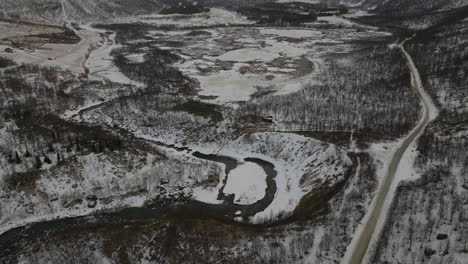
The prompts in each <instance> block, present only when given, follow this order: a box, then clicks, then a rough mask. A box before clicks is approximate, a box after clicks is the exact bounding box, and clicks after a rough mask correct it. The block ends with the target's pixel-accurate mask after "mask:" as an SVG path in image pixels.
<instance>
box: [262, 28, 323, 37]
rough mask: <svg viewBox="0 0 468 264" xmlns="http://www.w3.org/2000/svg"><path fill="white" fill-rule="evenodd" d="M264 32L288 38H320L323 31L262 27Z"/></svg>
mask: <svg viewBox="0 0 468 264" xmlns="http://www.w3.org/2000/svg"><path fill="white" fill-rule="evenodd" d="M260 32H261V33H262V34H268V35H275V36H280V37H288V38H319V37H321V36H323V33H322V32H320V31H316V30H302V29H277V28H264V29H260Z"/></svg>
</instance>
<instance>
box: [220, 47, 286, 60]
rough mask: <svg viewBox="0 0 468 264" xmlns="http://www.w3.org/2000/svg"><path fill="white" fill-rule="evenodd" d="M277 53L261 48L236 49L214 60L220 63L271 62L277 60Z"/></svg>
mask: <svg viewBox="0 0 468 264" xmlns="http://www.w3.org/2000/svg"><path fill="white" fill-rule="evenodd" d="M279 56H280V55H279V53H274V52H271V51H270V50H267V49H261V48H247V49H237V50H233V51H229V52H226V53H224V54H223V55H221V56H218V57H217V58H216V59H219V60H222V61H237V62H248V61H257V60H259V61H271V60H274V59H276V58H278V57H279Z"/></svg>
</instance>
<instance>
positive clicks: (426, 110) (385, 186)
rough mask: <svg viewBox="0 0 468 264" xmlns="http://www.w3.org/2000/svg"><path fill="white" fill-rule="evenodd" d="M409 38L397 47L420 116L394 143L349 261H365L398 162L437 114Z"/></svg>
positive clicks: (377, 231)
mask: <svg viewBox="0 0 468 264" xmlns="http://www.w3.org/2000/svg"><path fill="white" fill-rule="evenodd" d="M408 40H409V39H407V40H405V41H403V42H402V43H401V44H399V45H398V46H397V47H398V48H399V49H400V50H401V51H402V52H403V54H404V56H405V58H406V60H407V63H408V67H409V69H410V71H411V85H412V87H413V88H415V90H416V91H417V94H418V97H419V98H420V100H421V103H422V106H423V116H422V118H421V120H420V121H419V123H418V125H417V126H416V127H415V128H414V129H413V130H412V131H411V133H410V134H409V135H407V136H406V137H405V138H404V139H403V141H402V142H401V143H400V145H399V146H398V147H397V149H396V151H395V152H394V154H393V157H392V159H391V161H390V164H389V165H388V168H387V172H386V175H385V177H384V179H383V182H382V184H381V186H380V189H379V191H378V192H377V194H376V196H375V198H374V201H373V202H372V204H371V208H370V210H369V212H368V218H367V222H365V223H364V226H363V229H362V232H361V233H360V234H359V236H358V237H357V238H356V239H357V241H353V242H355V243H353V244H352V245H354V247H352V248H350V249H351V250H352V252H351V256H350V259H349V262H348V263H350V264H360V263H364V262H365V257H366V252H367V251H368V248H369V245H370V242H371V240H372V238H373V237H374V236H376V235H378V234H379V230H378V228H377V224H378V223H379V222H380V221H382V220H384V219H383V218H384V217H385V216H386V213H387V211H386V210H385V209H388V206H387V207H386V202H387V201H388V199H391V192H390V190H392V186H394V184H395V182H394V179H395V175H396V172H397V170H398V166H399V164H400V161H401V159H402V157H403V155H404V154H405V152H406V151H407V150H408V148H409V146H410V145H411V144H412V143H413V142H414V141H415V140H416V139H417V138H418V137H419V136H420V135H422V133H423V131H424V129H425V128H426V126H427V125H428V123H429V122H430V121H431V119H432V118H434V117H435V116H436V114H437V110H436V109H437V108H436V107H435V105H434V103H433V102H432V99H431V98H430V96H429V95H428V94H427V93H426V91H425V90H424V87H423V85H422V81H421V76H420V75H419V71H418V69H417V68H416V65H415V64H414V61H413V59H412V58H411V56H410V55H409V53H408V52H407V51H406V50H405V48H404V46H403V45H404V44H405V42H406V41H408Z"/></svg>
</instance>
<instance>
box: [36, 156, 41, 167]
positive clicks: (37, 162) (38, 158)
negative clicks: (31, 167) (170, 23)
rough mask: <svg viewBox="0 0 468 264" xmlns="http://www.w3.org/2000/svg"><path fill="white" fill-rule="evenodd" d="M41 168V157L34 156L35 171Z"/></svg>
mask: <svg viewBox="0 0 468 264" xmlns="http://www.w3.org/2000/svg"><path fill="white" fill-rule="evenodd" d="M40 168H42V161H41V157H39V156H36V169H38V170H39V169H40Z"/></svg>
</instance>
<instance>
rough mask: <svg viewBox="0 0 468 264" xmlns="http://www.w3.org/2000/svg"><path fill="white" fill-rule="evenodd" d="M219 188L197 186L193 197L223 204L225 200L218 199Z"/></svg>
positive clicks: (201, 200)
mask: <svg viewBox="0 0 468 264" xmlns="http://www.w3.org/2000/svg"><path fill="white" fill-rule="evenodd" d="M218 190H219V188H218V187H208V188H206V187H201V186H199V187H195V188H193V196H192V198H193V199H195V200H197V201H200V202H204V203H208V204H221V203H222V202H223V201H222V200H218Z"/></svg>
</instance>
